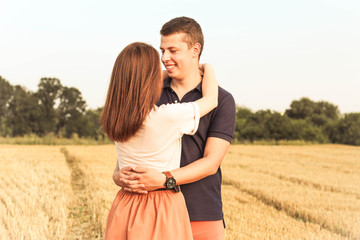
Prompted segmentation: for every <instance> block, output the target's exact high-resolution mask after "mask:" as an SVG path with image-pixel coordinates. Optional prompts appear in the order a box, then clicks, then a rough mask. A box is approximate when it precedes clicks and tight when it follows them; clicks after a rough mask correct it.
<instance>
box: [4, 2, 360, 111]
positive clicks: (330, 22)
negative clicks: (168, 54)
mask: <svg viewBox="0 0 360 240" xmlns="http://www.w3.org/2000/svg"><path fill="white" fill-rule="evenodd" d="M178 16H188V17H192V18H194V19H195V20H196V21H197V22H198V23H199V24H200V25H201V26H202V29H203V33H204V36H205V44H204V52H203V54H202V57H201V62H209V63H211V64H212V65H213V66H214V67H215V70H216V75H217V79H218V81H219V82H220V85H221V86H222V87H224V88H225V89H227V90H228V91H229V92H230V93H232V94H233V96H234V98H235V102H236V103H237V104H238V105H240V106H246V107H248V108H250V109H252V110H253V111H257V110H260V109H263V110H265V109H271V110H275V111H279V112H284V111H285V110H286V109H287V108H288V107H289V105H290V103H291V101H293V100H297V99H300V98H301V97H309V98H310V99H312V100H314V101H319V100H325V101H328V102H331V103H333V104H335V105H337V106H338V107H339V109H340V111H341V113H348V112H360V94H359V93H358V92H360V24H359V23H360V1H358V0H347V1H340V0H339V1H335V0H301V1H291V0H282V1H281V0H271V1H268V0H261V1H260V0H252V1H249V0H247V1H243V0H234V1H229V0H223V1H219V0H216V1H212V0H207V1H205V0H200V1H196V0H184V1H181V0H176V1H175V0H166V1H164V0H155V1H149V0H143V1H139V0H132V1H129V0H127V1H121V0H116V1H115V0H112V1H106V0H104V1H95V0H86V1H85V0H62V1H52V0H31V1H29V0H0V34H1V36H0V76H2V77H3V78H5V79H6V80H8V81H9V82H10V83H11V84H12V85H15V84H20V85H22V86H25V87H26V88H28V89H29V90H32V91H35V90H36V89H37V84H38V83H39V81H40V78H42V77H56V78H58V79H60V81H61V83H62V84H63V85H65V86H68V87H70V86H73V87H76V88H78V89H79V90H80V91H81V92H82V95H83V97H84V99H85V100H86V102H87V105H88V107H89V108H97V107H100V106H103V104H104V101H105V96H106V92H107V88H108V84H109V78H110V74H111V70H112V67H113V64H114V61H115V59H116V57H117V55H118V54H119V52H120V51H121V50H122V49H123V48H124V47H125V46H126V45H128V44H129V43H131V42H134V41H142V42H147V43H150V44H152V45H153V46H154V47H155V48H157V49H158V48H159V45H160V35H159V30H160V28H161V26H162V25H163V24H164V23H165V22H167V21H168V20H170V19H172V18H174V17H178Z"/></svg>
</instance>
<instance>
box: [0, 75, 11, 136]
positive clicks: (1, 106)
mask: <svg viewBox="0 0 360 240" xmlns="http://www.w3.org/2000/svg"><path fill="white" fill-rule="evenodd" d="M13 92H14V91H13V87H12V86H11V85H10V83H9V82H8V81H6V80H5V79H4V78H2V77H1V76H0V136H7V135H9V134H11V130H10V129H9V128H7V127H6V124H5V120H6V118H7V115H8V110H7V108H8V107H9V101H10V99H11V97H12V95H13Z"/></svg>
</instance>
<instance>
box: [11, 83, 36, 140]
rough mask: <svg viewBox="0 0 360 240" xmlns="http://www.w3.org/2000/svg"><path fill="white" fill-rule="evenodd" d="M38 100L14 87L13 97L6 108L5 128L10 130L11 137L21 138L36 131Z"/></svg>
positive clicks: (20, 88)
mask: <svg viewBox="0 0 360 240" xmlns="http://www.w3.org/2000/svg"><path fill="white" fill-rule="evenodd" d="M37 101H38V99H37V98H36V97H35V96H34V95H33V94H32V93H31V92H30V91H27V90H26V89H24V88H23V87H21V86H19V85H17V86H15V87H14V91H13V96H12V98H11V99H10V101H9V103H8V107H7V111H8V116H7V118H6V120H5V124H6V126H7V127H8V128H9V129H11V136H23V135H25V134H30V133H33V132H36V131H38V126H39V125H38V119H39V105H38V103H37Z"/></svg>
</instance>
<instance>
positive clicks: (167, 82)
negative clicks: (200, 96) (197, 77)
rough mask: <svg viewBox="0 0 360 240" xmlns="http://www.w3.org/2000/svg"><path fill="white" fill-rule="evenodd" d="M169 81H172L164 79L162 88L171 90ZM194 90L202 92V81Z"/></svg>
mask: <svg viewBox="0 0 360 240" xmlns="http://www.w3.org/2000/svg"><path fill="white" fill-rule="evenodd" d="M171 81H172V79H171V78H170V77H168V78H167V79H165V80H164V87H163V88H170V89H171V85H170V82H171ZM194 89H196V90H198V91H199V92H202V81H201V82H200V83H199V84H198V85H197V86H196V87H195V88H194Z"/></svg>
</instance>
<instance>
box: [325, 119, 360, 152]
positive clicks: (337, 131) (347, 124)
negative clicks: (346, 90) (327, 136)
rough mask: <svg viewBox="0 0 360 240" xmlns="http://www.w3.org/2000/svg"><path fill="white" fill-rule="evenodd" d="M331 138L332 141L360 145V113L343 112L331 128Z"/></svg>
mask: <svg viewBox="0 0 360 240" xmlns="http://www.w3.org/2000/svg"><path fill="white" fill-rule="evenodd" d="M331 140H332V142H334V143H343V144H350V145H356V146H360V113H348V114H345V116H344V118H342V119H340V120H339V121H338V124H337V125H336V126H335V128H333V131H332V134H331Z"/></svg>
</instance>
